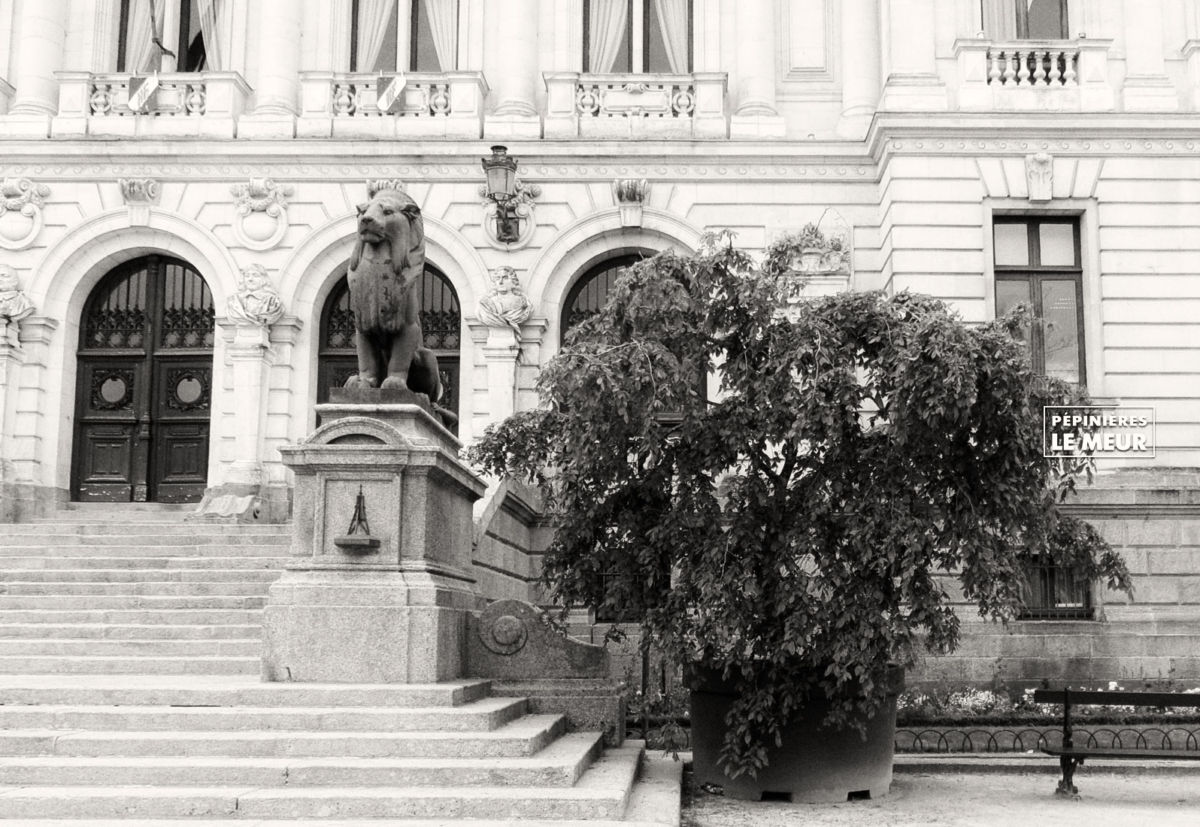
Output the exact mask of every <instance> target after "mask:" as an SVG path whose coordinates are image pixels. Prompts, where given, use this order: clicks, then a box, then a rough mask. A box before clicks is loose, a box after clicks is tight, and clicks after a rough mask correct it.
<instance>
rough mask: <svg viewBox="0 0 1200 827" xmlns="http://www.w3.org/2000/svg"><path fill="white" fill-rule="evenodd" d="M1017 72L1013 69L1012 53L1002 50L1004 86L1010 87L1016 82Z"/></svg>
mask: <svg viewBox="0 0 1200 827" xmlns="http://www.w3.org/2000/svg"><path fill="white" fill-rule="evenodd" d="M1016 77H1017V71H1016V69H1015V68H1014V67H1013V53H1012V52H1011V51H1009V50H1008V49H1005V50H1004V85H1005V86H1012V85H1013V83H1015V82H1016Z"/></svg>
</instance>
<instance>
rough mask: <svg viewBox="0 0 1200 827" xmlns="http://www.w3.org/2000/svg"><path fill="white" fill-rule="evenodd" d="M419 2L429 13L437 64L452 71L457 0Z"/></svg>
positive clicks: (456, 28) (455, 46) (456, 44)
mask: <svg viewBox="0 0 1200 827" xmlns="http://www.w3.org/2000/svg"><path fill="white" fill-rule="evenodd" d="M414 2H416V0H414ZM421 3H422V4H423V5H424V6H425V12H426V13H427V14H428V15H429V29H430V31H432V32H433V50H434V51H435V52H437V58H438V65H439V66H440V67H441V70H442V71H443V72H452V71H454V70H455V69H457V68H458V63H457V61H456V60H455V53H456V52H457V51H458V0H421ZM505 13H506V14H507V13H508V12H505ZM530 25H533V24H532V23H530Z"/></svg>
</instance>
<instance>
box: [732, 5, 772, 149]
mask: <svg viewBox="0 0 1200 827" xmlns="http://www.w3.org/2000/svg"><path fill="white" fill-rule="evenodd" d="M736 20H737V27H736V29H737V32H736V34H737V41H736V43H735V54H736V66H737V78H736V80H735V81H734V85H733V88H734V110H733V115H732V116H731V118H730V124H729V133H730V137H732V138H782V137H783V136H784V133H785V129H786V127H785V124H784V120H783V118H782V117H781V116H780V114H779V111H778V110H777V109H776V95H775V83H776V68H777V67H776V62H777V55H776V53H775V41H776V30H777V25H778V16H777V15H776V10H775V3H774V2H772V0H742V2H741V3H740V4H739V10H738V14H737V17H736Z"/></svg>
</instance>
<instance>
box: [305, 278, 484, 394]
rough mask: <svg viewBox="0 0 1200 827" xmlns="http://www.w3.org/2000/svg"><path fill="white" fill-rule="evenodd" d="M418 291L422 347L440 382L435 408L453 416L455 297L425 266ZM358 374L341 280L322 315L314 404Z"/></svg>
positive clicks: (347, 299)
mask: <svg viewBox="0 0 1200 827" xmlns="http://www.w3.org/2000/svg"><path fill="white" fill-rule="evenodd" d="M418 289H419V290H420V291H421V334H422V335H423V336H424V343H425V347H427V348H429V349H430V350H432V351H433V352H434V353H435V354H436V355H437V360H438V373H439V374H440V375H441V379H442V399H441V401H440V402H439V404H440V405H441V406H442V407H443V408H446V409H448V410H451V411H453V412H454V413H455V414H457V413H458V375H459V339H460V336H461V334H460V327H461V324H462V318H461V313H460V311H459V307H458V295H457V294H455V292H454V288H453V287H451V286H450V281H449V280H448V279H447V278H446V277H445V276H443V275H442V274H441V273H440V272H439V271H438V270H437V269H436V268H434V267H431V266H429V265H426V267H425V274H424V276H423V277H422V279H421V284H420V285H418ZM357 372H358V359H357V357H356V356H355V354H354V315H353V314H352V313H351V312H350V289H349V286H348V285H347V283H346V279H345V277H344V276H343V277H342V279H341V280H340V281H338V283H337V284H336V285H334V288H333V290H332V291H330V293H329V298H328V300H326V302H325V311H324V313H322V314H321V348H320V357H319V359H318V367H317V402H328V401H329V389H330V388H340V387H342V386H343V385H345V384H346V380H347V379H349V378H350V377H351V376H352V375H353V374H355V373H357Z"/></svg>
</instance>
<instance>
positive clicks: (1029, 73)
mask: <svg viewBox="0 0 1200 827" xmlns="http://www.w3.org/2000/svg"><path fill="white" fill-rule="evenodd" d="M1111 44H1112V41H1110V40H1088V39H1079V40H1073V41H1059V40H1054V41H1049V40H1045V41H1043V40H1020V41H1012V42H1008V41H1003V42H994V41H990V40H986V39H983V38H974V39H970V40H959V41H957V42H956V43H955V54H956V55H957V57H958V69H959V89H958V105H959V107H960V108H961V109H1000V110H1005V111H1020V110H1028V111H1047V110H1049V111H1064V112H1104V111H1110V110H1112V109H1113V108H1114V107H1115V95H1114V91H1113V87H1112V84H1111V83H1110V80H1109V67H1108V50H1109V47H1110V46H1111Z"/></svg>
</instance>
